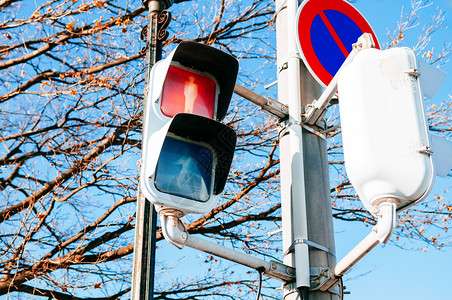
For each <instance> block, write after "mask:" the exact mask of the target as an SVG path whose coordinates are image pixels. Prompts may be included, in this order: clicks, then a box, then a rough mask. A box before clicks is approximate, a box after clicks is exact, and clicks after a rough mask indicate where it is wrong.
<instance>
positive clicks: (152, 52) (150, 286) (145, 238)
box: [131, 0, 165, 300]
mask: <svg viewBox="0 0 452 300" xmlns="http://www.w3.org/2000/svg"><path fill="white" fill-rule="evenodd" d="M144 4H145V5H146V6H148V7H147V8H148V10H149V15H148V26H147V35H146V68H145V72H146V74H145V92H144V94H145V97H144V99H147V97H146V95H147V93H148V89H149V74H150V70H151V68H152V66H153V65H154V64H155V63H156V62H157V61H159V60H160V59H161V58H162V42H161V40H160V39H158V30H159V28H158V27H159V26H158V16H159V13H160V12H161V11H163V9H164V8H165V7H164V5H163V4H162V3H161V2H160V1H155V0H151V1H147V2H145V3H144ZM143 111H146V101H144V104H143ZM145 119H146V116H143V120H145ZM145 123H146V122H143V124H145ZM145 130H146V128H143V134H144V131H145ZM139 180H141V179H139ZM135 224H136V225H135V245H134V254H133V272H132V295H131V299H133V300H152V299H154V274H155V251H156V232H157V213H156V211H155V209H154V206H153V205H152V204H151V203H150V202H149V201H148V200H146V198H145V197H144V195H143V194H142V192H141V185H140V184H138V193H137V212H136V222H135Z"/></svg>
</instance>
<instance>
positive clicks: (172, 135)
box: [141, 42, 238, 213]
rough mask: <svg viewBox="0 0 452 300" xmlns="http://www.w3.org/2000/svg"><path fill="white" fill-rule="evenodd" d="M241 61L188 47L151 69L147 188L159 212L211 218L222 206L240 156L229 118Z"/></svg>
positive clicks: (144, 157)
mask: <svg viewBox="0 0 452 300" xmlns="http://www.w3.org/2000/svg"><path fill="white" fill-rule="evenodd" d="M237 73H238V62H237V60H236V59H235V58H234V57H232V56H231V55H229V54H226V53H224V52H222V51H220V50H218V49H215V48H213V47H210V46H206V45H202V44H198V43H194V42H182V43H180V44H179V45H178V46H177V47H176V49H175V50H174V51H173V52H171V53H170V54H169V55H168V57H167V58H166V59H165V60H162V61H160V62H158V63H157V64H156V65H155V66H154V67H153V68H152V70H151V73H150V77H149V92H148V97H147V99H146V108H145V109H146V112H145V123H144V126H143V131H144V132H143V146H142V167H141V176H142V179H141V188H142V190H143V193H144V195H145V196H146V198H147V199H149V200H150V201H151V202H152V203H154V204H155V207H156V210H157V211H160V210H162V209H168V208H169V209H177V210H179V211H182V212H183V213H205V212H208V211H209V210H211V209H212V208H213V207H214V206H215V204H216V203H217V200H218V196H219V194H220V193H221V192H222V191H223V189H224V186H225V184H226V180H227V176H228V173H229V169H230V166H231V163H232V159H233V156H234V150H235V144H236V134H235V132H234V130H233V129H232V128H230V127H228V126H226V125H224V124H222V123H220V122H219V121H221V120H223V119H224V117H225V116H226V113H227V110H228V106H229V103H230V100H231V97H232V93H233V89H234V85H235V81H236V78H237Z"/></svg>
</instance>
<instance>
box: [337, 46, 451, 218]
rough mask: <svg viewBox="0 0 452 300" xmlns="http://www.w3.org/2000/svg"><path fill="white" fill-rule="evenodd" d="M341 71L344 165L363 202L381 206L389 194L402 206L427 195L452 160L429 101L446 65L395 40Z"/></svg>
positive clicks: (371, 208) (362, 55)
mask: <svg viewBox="0 0 452 300" xmlns="http://www.w3.org/2000/svg"><path fill="white" fill-rule="evenodd" d="M338 76H339V78H338V94H339V108H340V118H341V127H342V139H343V149H344V160H345V168H346V171H347V174H348V177H349V179H350V182H351V183H352V185H353V187H354V188H355V190H356V192H357V193H358V195H359V197H360V199H361V201H362V202H363V204H364V206H365V207H366V208H367V209H368V210H369V211H370V212H371V213H372V214H377V213H378V212H379V209H378V206H379V204H380V203H382V202H385V201H393V202H395V203H396V204H397V207H398V210H402V209H404V208H407V207H409V206H410V205H413V204H415V203H417V202H419V201H421V200H423V199H424V198H425V197H426V196H427V195H428V193H429V192H430V190H431V189H432V187H433V184H434V180H435V177H436V175H437V174H438V175H443V176H444V175H445V174H447V173H448V171H450V168H452V161H451V160H450V157H451V156H452V146H451V144H450V142H448V141H447V140H443V139H440V141H439V142H438V140H437V137H432V136H431V134H430V132H429V125H428V123H427V119H426V116H425V111H424V102H423V98H424V96H427V97H433V95H434V93H435V92H436V90H437V89H438V88H439V86H440V85H441V83H442V81H443V80H444V78H445V73H443V72H442V71H440V70H438V69H436V68H434V67H432V66H430V65H427V64H426V63H423V62H420V61H419V60H418V59H417V58H416V56H415V55H414V53H413V51H412V50H411V49H408V48H392V49H388V50H384V51H382V50H377V49H366V50H362V51H361V52H360V53H358V54H357V55H356V57H355V59H354V60H353V62H352V63H350V64H349V65H348V66H345V67H344V69H343V70H342V71H341V72H340V73H339V74H338ZM433 139H434V140H435V141H434V142H432V140H433ZM446 156H447V158H448V161H446V159H445V158H446ZM439 164H443V165H441V166H440V165H439ZM444 164H445V165H446V166H444ZM447 168H448V170H447ZM435 169H438V170H439V169H442V171H440V172H439V171H436V170H435ZM445 170H446V171H445Z"/></svg>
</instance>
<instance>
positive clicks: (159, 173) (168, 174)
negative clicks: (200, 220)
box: [154, 136, 215, 202]
mask: <svg viewBox="0 0 452 300" xmlns="http://www.w3.org/2000/svg"><path fill="white" fill-rule="evenodd" d="M214 170H215V154H214V152H213V150H212V149H211V148H210V147H209V146H208V145H207V144H205V143H197V142H193V141H188V140H185V139H182V138H179V137H172V136H167V137H166V139H165V141H164V142H163V146H162V151H161V153H160V157H159V161H158V164H157V167H156V171H155V179H154V184H155V187H156V188H157V189H158V190H159V191H161V192H163V193H167V194H171V195H175V196H180V197H184V198H189V199H192V200H196V201H200V202H205V201H207V200H209V198H210V195H211V194H212V190H213V181H214V180H213V178H214Z"/></svg>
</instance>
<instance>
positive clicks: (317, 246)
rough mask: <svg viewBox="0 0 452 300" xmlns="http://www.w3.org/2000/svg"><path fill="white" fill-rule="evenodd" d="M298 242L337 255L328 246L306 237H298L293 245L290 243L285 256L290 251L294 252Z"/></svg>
mask: <svg viewBox="0 0 452 300" xmlns="http://www.w3.org/2000/svg"><path fill="white" fill-rule="evenodd" d="M298 244H305V245H308V246H309V247H312V248H316V249H318V250H321V251H323V252H326V253H329V254H331V255H333V256H334V257H336V253H334V252H333V251H331V250H330V249H328V248H327V247H325V246H322V245H319V244H317V243H314V242H311V241H308V240H306V239H297V240H295V241H293V243H292V245H290V247H289V249H287V250H286V251H285V252H284V256H286V255H287V254H289V253H292V252H293V251H294V249H295V245H298Z"/></svg>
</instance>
